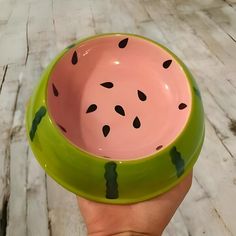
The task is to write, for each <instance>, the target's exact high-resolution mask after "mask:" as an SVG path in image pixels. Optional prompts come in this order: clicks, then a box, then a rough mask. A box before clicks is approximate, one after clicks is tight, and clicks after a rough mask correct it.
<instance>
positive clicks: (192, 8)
mask: <svg viewBox="0 0 236 236" xmlns="http://www.w3.org/2000/svg"><path fill="white" fill-rule="evenodd" d="M161 3H162V4H163V5H164V6H165V9H166V10H167V9H169V10H171V11H172V10H173V11H175V10H177V11H178V12H180V13H193V12H196V11H199V10H207V9H212V8H218V7H221V6H225V5H226V4H227V3H225V2H224V1H222V0H214V1H212V0H205V1H198V0H192V1H187V2H186V1H185V0H177V1H176V0H170V1H162V2H161Z"/></svg>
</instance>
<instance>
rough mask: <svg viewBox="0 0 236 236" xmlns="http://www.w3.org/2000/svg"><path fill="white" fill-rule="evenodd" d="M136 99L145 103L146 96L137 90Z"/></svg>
mask: <svg viewBox="0 0 236 236" xmlns="http://www.w3.org/2000/svg"><path fill="white" fill-rule="evenodd" d="M138 97H139V99H140V100H141V101H145V100H146V99H147V96H146V95H145V93H143V92H142V91H140V90H138Z"/></svg>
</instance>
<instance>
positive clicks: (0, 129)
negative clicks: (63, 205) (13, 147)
mask: <svg viewBox="0 0 236 236" xmlns="http://www.w3.org/2000/svg"><path fill="white" fill-rule="evenodd" d="M16 70H17V69H16V68H15V67H10V66H7V67H5V69H4V71H2V72H1V73H2V84H1V90H0V114H1V120H0V133H1V135H0V143H1V145H0V219H1V230H2V231H3V232H5V231H6V224H7V212H6V210H7V207H8V200H9V193H10V190H9V170H10V160H9V158H10V147H9V141H10V139H11V126H12V122H13V114H14V107H15V101H16V98H17V91H18V87H19V81H18V79H17V77H16Z"/></svg>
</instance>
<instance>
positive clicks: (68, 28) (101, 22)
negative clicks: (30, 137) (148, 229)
mask: <svg viewBox="0 0 236 236" xmlns="http://www.w3.org/2000/svg"><path fill="white" fill-rule="evenodd" d="M106 32H130V33H137V34H141V35H144V36H147V37H150V38H152V39H154V40H157V41H159V42H161V43H163V44H164V45H166V46H167V47H169V48H170V49H172V50H173V51H174V52H175V53H176V54H177V55H178V56H179V57H180V58H181V59H182V60H183V61H184V62H185V63H186V64H187V66H188V67H189V68H190V70H191V71H192V73H193V75H194V76H195V78H196V80H197V82H198V84H199V86H200V89H201V92H202V96H203V102H204V108H205V114H206V119H205V121H206V140H205V143H204V147H203V150H202V153H201V156H200V159H199V160H198V162H197V164H196V166H195V169H194V179H193V186H192V188H191V191H190V192H189V194H188V196H187V197H186V199H185V200H184V202H183V203H182V205H181V207H180V208H179V210H178V211H177V213H176V214H175V216H174V218H173V219H172V221H171V222H170V224H169V225H168V227H167V228H166V230H165V232H164V234H163V235H164V236H187V235H191V236H198V235H209V236H222V235H223V236H228V235H231V236H232V235H236V223H235V222H236V221H235V219H236V204H235V203H236V1H235V0H204V1H200V0H191V1H186V0H168V1H165V0H162V1H161V0H160V1H158V0H140V1H139V0H68V1H66V0H40V1H36V0H0V118H1V119H0V220H1V222H0V236H3V235H7V236H15V235H16V236H26V235H29V236H49V235H50V236H76V235H80V236H85V235H86V227H85V225H84V224H83V220H82V217H81V215H80V213H79V210H78V208H77V205H76V198H75V196H74V195H73V194H71V193H69V192H67V191H66V190H64V189H63V188H62V187H60V186H58V185H57V184H56V183H55V182H54V181H52V180H51V179H50V178H49V177H48V176H46V175H45V173H44V171H43V170H42V169H41V168H40V167H39V165H38V163H37V162H36V161H35V159H34V157H33V155H32V153H31V151H30V149H29V147H28V144H27V141H26V137H25V129H24V112H25V104H26V102H27V99H28V98H29V96H30V94H31V92H32V89H33V88H34V86H35V85H36V84H37V82H38V80H39V76H40V74H41V73H42V71H43V69H44V68H45V67H46V66H47V64H48V63H49V62H50V60H51V59H52V58H53V57H54V56H55V55H56V54H57V53H58V52H60V51H61V50H62V49H63V48H64V47H65V46H67V45H69V44H70V43H72V42H73V41H74V40H76V39H79V38H81V37H85V36H89V35H93V34H96V33H106ZM101 217H102V216H101Z"/></svg>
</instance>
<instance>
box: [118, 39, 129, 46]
mask: <svg viewBox="0 0 236 236" xmlns="http://www.w3.org/2000/svg"><path fill="white" fill-rule="evenodd" d="M128 40H129V39H128V38H126V39H123V40H121V41H120V42H119V48H125V47H126V45H127V43H128Z"/></svg>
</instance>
